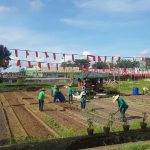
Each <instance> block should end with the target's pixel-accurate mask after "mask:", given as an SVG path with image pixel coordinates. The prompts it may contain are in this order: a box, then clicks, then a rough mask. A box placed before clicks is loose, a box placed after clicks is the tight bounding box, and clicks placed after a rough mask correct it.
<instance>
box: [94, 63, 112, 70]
mask: <svg viewBox="0 0 150 150" xmlns="http://www.w3.org/2000/svg"><path fill="white" fill-rule="evenodd" d="M95 67H97V68H98V69H102V68H103V67H105V68H109V66H108V64H107V63H106V62H96V63H95V64H93V65H92V68H95Z"/></svg>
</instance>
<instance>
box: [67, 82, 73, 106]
mask: <svg viewBox="0 0 150 150" xmlns="http://www.w3.org/2000/svg"><path fill="white" fill-rule="evenodd" d="M68 86H69V88H68V96H69V104H70V103H71V104H73V95H72V94H73V89H72V87H71V84H69V85H68Z"/></svg>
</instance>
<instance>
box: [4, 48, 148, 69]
mask: <svg viewBox="0 0 150 150" xmlns="http://www.w3.org/2000/svg"><path fill="white" fill-rule="evenodd" d="M10 50H11V51H12V53H13V54H14V56H15V57H14V58H13V59H12V60H15V61H16V66H19V67H21V65H22V62H23V61H26V62H27V66H28V67H29V68H31V66H32V62H36V63H37V66H38V67H39V68H42V64H43V63H46V64H47V69H48V70H50V69H51V64H55V65H56V70H58V69H59V65H60V64H61V63H58V62H57V61H59V60H58V59H59V57H58V55H59V56H60V55H61V56H62V58H63V59H64V60H65V57H66V56H68V55H70V58H71V60H70V61H71V62H72V64H71V67H72V68H74V62H75V59H76V56H83V57H84V58H85V59H86V60H87V62H91V61H92V62H94V63H99V62H104V63H106V62H107V61H109V62H111V63H115V61H118V62H119V61H121V60H122V59H130V60H132V61H137V60H140V61H143V62H145V60H146V58H145V57H120V56H95V55H80V54H65V53H55V52H47V51H45V52H42V51H31V50H20V49H10ZM3 53H5V52H4V51H3ZM20 53H21V54H23V55H25V58H26V60H23V59H21V58H19V54H20ZM31 53H32V55H33V54H34V56H35V57H36V58H39V56H40V55H41V53H43V54H44V57H45V58H46V59H49V58H50V57H51V58H53V60H52V61H53V63H50V62H37V61H32V60H27V59H28V58H29V56H30V55H31ZM42 56H43V55H42ZM5 62H6V61H5V59H2V64H5ZM64 62H65V61H64ZM62 67H63V69H64V70H66V64H65V63H64V64H63V66H62ZM84 68H85V70H86V71H90V68H89V66H86V67H84ZM115 68H116V67H115ZM106 69H107V68H106V67H103V68H102V70H103V72H105V70H106ZM79 70H80V71H81V70H83V67H82V66H79ZM97 70H98V67H97V66H96V65H95V67H94V71H97ZM109 70H110V71H113V70H114V67H113V66H110V68H109ZM123 70H124V72H126V70H127V68H123Z"/></svg>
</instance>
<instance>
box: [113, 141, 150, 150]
mask: <svg viewBox="0 0 150 150" xmlns="http://www.w3.org/2000/svg"><path fill="white" fill-rule="evenodd" d="M148 149H150V143H145V142H136V143H129V144H125V145H123V146H119V147H118V148H113V149H112V150H148Z"/></svg>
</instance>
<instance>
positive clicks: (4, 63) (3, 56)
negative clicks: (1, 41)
mask: <svg viewBox="0 0 150 150" xmlns="http://www.w3.org/2000/svg"><path fill="white" fill-rule="evenodd" d="M10 55H11V53H10V52H9V50H8V49H7V48H6V47H4V46H3V45H0V68H4V69H6V68H8V66H9V61H10V60H11V59H10Z"/></svg>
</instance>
